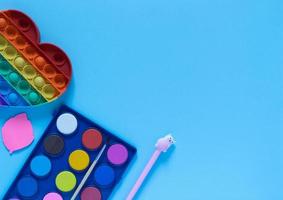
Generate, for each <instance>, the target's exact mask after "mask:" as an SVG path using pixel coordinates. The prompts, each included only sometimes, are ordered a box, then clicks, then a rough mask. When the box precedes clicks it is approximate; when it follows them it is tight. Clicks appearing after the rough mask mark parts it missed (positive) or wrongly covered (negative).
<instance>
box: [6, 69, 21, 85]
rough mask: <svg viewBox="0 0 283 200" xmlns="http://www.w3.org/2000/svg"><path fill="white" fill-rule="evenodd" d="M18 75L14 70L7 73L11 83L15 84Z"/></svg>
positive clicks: (18, 78)
mask: <svg viewBox="0 0 283 200" xmlns="http://www.w3.org/2000/svg"><path fill="white" fill-rule="evenodd" d="M20 79H21V78H20V76H19V75H18V74H17V73H16V72H12V73H11V74H9V80H10V82H11V83H12V84H13V85H16V84H17V83H18V82H19V81H20Z"/></svg>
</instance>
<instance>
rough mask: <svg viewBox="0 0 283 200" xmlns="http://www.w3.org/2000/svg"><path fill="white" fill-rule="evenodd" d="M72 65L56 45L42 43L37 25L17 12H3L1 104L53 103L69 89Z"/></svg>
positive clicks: (0, 19)
mask: <svg viewBox="0 0 283 200" xmlns="http://www.w3.org/2000/svg"><path fill="white" fill-rule="evenodd" d="M71 74H72V67H71V62H70V60H69V58H68V57H67V55H66V54H65V53H64V52H63V51H62V50H61V49H60V48H58V47H57V46H55V45H53V44H49V43H40V35H39V31H38V29H37V27H36V25H35V23H34V22H33V21H32V20H31V19H30V18H29V17H28V16H26V15H25V14H23V13H22V12H20V11H16V10H7V11H0V105H2V106H32V105H40V104H44V103H48V102H51V101H54V100H55V99H57V98H58V97H59V96H61V95H62V94H63V93H64V92H65V91H66V89H67V87H68V85H69V82H70V79H71Z"/></svg>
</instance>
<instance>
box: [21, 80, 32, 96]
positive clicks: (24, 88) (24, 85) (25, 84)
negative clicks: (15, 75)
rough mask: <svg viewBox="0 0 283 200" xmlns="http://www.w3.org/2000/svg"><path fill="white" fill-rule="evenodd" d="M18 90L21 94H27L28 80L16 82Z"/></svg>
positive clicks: (28, 88)
mask: <svg viewBox="0 0 283 200" xmlns="http://www.w3.org/2000/svg"><path fill="white" fill-rule="evenodd" d="M18 90H19V92H20V93H21V94H27V93H28V92H29V90H30V86H29V84H28V82H26V81H24V80H22V81H20V82H19V83H18Z"/></svg>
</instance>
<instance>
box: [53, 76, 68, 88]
mask: <svg viewBox="0 0 283 200" xmlns="http://www.w3.org/2000/svg"><path fill="white" fill-rule="evenodd" d="M54 81H55V83H56V85H57V86H58V87H59V88H64V87H65V85H66V83H67V80H66V78H65V77H64V76H63V75H61V74H59V75H56V76H55V78H54Z"/></svg>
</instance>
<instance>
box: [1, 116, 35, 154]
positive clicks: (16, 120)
mask: <svg viewBox="0 0 283 200" xmlns="http://www.w3.org/2000/svg"><path fill="white" fill-rule="evenodd" d="M2 138H3V143H4V145H5V146H6V148H7V149H8V150H9V152H10V153H13V152H14V151H17V150H20V149H22V148H24V147H26V146H28V145H30V144H31V143H32V142H33V140H34V135H33V129H32V124H31V122H30V121H29V120H28V118H27V114H26V113H22V114H19V115H17V116H15V117H12V118H10V119H9V120H8V121H6V123H5V124H4V126H3V128H2Z"/></svg>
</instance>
